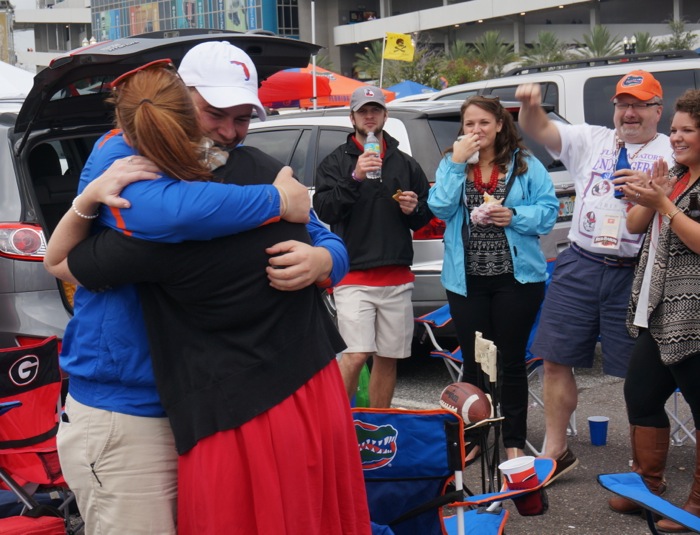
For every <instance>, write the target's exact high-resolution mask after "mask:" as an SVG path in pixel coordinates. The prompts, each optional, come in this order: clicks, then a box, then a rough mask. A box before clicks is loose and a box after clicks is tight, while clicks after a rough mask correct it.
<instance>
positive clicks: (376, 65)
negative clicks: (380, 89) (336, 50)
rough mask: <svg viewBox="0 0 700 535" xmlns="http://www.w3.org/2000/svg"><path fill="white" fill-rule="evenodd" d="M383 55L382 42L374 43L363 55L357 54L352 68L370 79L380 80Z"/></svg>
mask: <svg viewBox="0 0 700 535" xmlns="http://www.w3.org/2000/svg"><path fill="white" fill-rule="evenodd" d="M382 53H383V49H382V41H381V40H379V41H372V42H371V43H370V44H369V46H368V47H367V49H366V50H365V52H364V53H363V54H355V62H354V63H353V64H352V66H353V67H354V68H355V70H357V71H362V72H364V73H365V75H366V76H367V77H368V78H372V79H376V80H379V71H380V70H381V67H382Z"/></svg>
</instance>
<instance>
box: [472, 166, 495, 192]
mask: <svg viewBox="0 0 700 535" xmlns="http://www.w3.org/2000/svg"><path fill="white" fill-rule="evenodd" d="M472 172H473V173H474V187H475V188H476V191H478V192H479V193H481V194H483V193H484V192H486V193H488V194H489V195H492V194H493V192H494V191H496V186H497V185H498V165H494V166H493V169H491V178H490V179H489V183H488V184H486V185H484V181H483V177H482V175H481V168H480V167H479V165H478V164H477V165H475V166H474V167H473V168H472Z"/></svg>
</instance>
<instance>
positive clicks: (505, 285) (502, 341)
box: [447, 275, 544, 449]
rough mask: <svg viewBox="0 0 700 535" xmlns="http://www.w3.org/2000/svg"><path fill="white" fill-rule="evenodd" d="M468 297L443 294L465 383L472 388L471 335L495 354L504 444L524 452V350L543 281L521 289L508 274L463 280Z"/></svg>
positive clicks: (474, 367)
mask: <svg viewBox="0 0 700 535" xmlns="http://www.w3.org/2000/svg"><path fill="white" fill-rule="evenodd" d="M467 294H468V295H467V297H464V296H461V295H459V294H455V293H452V292H449V291H448V292H447V300H448V302H449V303H450V311H451V313H452V318H453V320H454V322H455V328H456V329H457V338H458V340H459V343H460V345H461V346H462V355H463V357H464V380H465V381H466V382H469V383H472V384H478V383H477V364H476V362H475V361H474V332H475V331H479V332H481V334H482V335H483V336H484V338H487V339H488V340H491V341H493V342H494V343H495V344H496V347H497V348H498V351H499V353H500V356H499V362H498V366H499V372H500V375H501V376H502V381H501V385H500V386H501V410H502V413H503V416H504V420H503V445H504V446H505V447H506V448H521V449H522V448H524V447H525V438H526V436H527V404H528V398H527V396H528V394H527V371H526V368H525V348H526V346H527V340H528V337H529V335H530V330H531V329H532V324H533V323H534V321H535V317H536V316H537V311H538V310H539V307H540V304H541V303H542V298H543V297H544V282H537V283H530V284H520V283H519V282H517V281H516V280H515V278H514V277H513V275H498V276H495V277H471V276H468V277H467Z"/></svg>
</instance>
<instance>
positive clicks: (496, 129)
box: [428, 96, 559, 460]
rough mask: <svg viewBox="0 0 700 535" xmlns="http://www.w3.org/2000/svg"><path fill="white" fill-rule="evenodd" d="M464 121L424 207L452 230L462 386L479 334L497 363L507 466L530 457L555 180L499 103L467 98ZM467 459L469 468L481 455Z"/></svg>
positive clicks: (472, 373) (446, 270)
mask: <svg viewBox="0 0 700 535" xmlns="http://www.w3.org/2000/svg"><path fill="white" fill-rule="evenodd" d="M461 119H462V127H461V129H460V132H459V134H460V137H459V139H458V140H457V141H455V142H454V145H453V147H452V149H451V150H449V151H448V152H447V153H446V155H445V157H444V158H443V160H442V161H441V162H440V165H439V167H438V170H437V173H436V177H435V185H434V187H433V188H432V189H431V190H430V194H429V196H428V205H429V206H430V209H431V210H432V212H433V213H434V214H435V216H436V217H439V218H441V219H443V220H444V221H445V223H446V230H445V259H444V263H443V269H442V284H443V286H444V287H445V289H446V290H447V299H448V302H449V304H450V311H451V313H452V317H453V319H454V321H455V326H456V329H457V338H458V340H459V343H460V345H461V347H462V355H463V357H464V380H465V381H467V382H470V383H472V384H477V365H476V363H475V361H474V332H475V331H479V332H481V333H482V334H483V336H484V338H487V339H489V340H492V341H493V342H494V343H495V344H496V346H497V347H498V349H499V351H500V354H501V358H500V361H499V368H500V370H499V371H500V372H501V373H502V377H503V379H502V394H501V408H502V412H503V416H504V421H503V445H504V447H505V448H506V453H507V455H508V458H509V459H511V458H513V457H518V456H521V455H524V452H523V449H524V447H525V439H526V433H527V400H528V393H527V373H526V369H525V348H526V345H527V340H528V336H529V333H530V330H531V328H532V324H533V322H534V320H535V317H536V315H537V311H538V309H539V306H540V303H541V301H542V298H543V297H544V288H545V285H544V281H545V278H546V266H547V262H546V259H545V257H544V254H543V253H542V251H541V249H540V245H539V236H540V235H541V234H547V233H548V232H550V231H551V230H552V227H553V226H554V223H555V222H556V219H557V212H558V210H559V202H558V200H557V198H556V195H555V194H554V185H553V183H552V179H551V177H550V176H549V174H548V173H547V171H546V169H545V168H544V166H543V165H542V164H541V163H540V162H539V160H537V159H536V158H534V157H533V156H532V155H530V154H529V153H528V152H527V151H526V150H525V148H524V146H523V144H522V141H521V138H520V136H519V134H518V132H517V129H516V127H515V123H514V121H513V118H512V117H511V115H510V113H509V112H508V111H507V110H506V109H505V108H504V107H503V106H502V105H501V103H500V101H499V100H498V99H497V98H488V97H484V96H474V97H470V98H468V99H467V100H466V101H465V102H464V104H463V105H462V109H461ZM472 162H474V163H472ZM471 449H472V451H473V453H472V454H470V456H469V459H473V458H474V457H475V456H476V453H477V452H478V451H477V450H475V449H474V447H472V448H471ZM469 459H468V460H469Z"/></svg>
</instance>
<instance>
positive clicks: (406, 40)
mask: <svg viewBox="0 0 700 535" xmlns="http://www.w3.org/2000/svg"><path fill="white" fill-rule="evenodd" d="M414 52H415V49H414V48H413V43H412V42H411V36H410V35H408V34H406V33H389V32H387V34H386V46H385V47H384V59H396V60H399V61H413V53H414Z"/></svg>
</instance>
